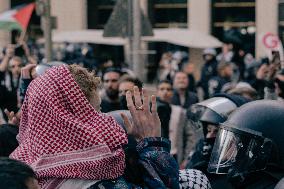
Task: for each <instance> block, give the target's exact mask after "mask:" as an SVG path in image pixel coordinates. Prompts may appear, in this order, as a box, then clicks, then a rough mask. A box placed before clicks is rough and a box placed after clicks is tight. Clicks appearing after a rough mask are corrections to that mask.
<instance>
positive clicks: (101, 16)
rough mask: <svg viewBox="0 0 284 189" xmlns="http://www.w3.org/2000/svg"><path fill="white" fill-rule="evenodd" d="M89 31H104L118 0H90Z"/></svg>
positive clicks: (88, 5)
mask: <svg viewBox="0 0 284 189" xmlns="http://www.w3.org/2000/svg"><path fill="white" fill-rule="evenodd" d="M87 3H88V4H87V7H88V29H103V28H104V25H105V24H106V22H107V21H108V18H109V17H110V15H111V13H112V10H113V8H114V5H115V3H116V0H88V2H87Z"/></svg>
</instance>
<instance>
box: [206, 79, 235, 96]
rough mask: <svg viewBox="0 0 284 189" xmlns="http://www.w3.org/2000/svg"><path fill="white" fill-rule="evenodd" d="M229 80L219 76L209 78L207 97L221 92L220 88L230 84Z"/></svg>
mask: <svg viewBox="0 0 284 189" xmlns="http://www.w3.org/2000/svg"><path fill="white" fill-rule="evenodd" d="M230 82H231V80H230V79H229V78H225V77H221V76H216V77H213V78H212V79H210V80H209V82H208V92H209V97H213V96H214V94H217V93H220V92H223V91H222V88H223V87H224V86H225V85H227V84H230Z"/></svg>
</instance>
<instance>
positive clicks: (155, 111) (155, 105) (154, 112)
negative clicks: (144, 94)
mask: <svg viewBox="0 0 284 189" xmlns="http://www.w3.org/2000/svg"><path fill="white" fill-rule="evenodd" d="M151 103H152V107H151V112H152V114H153V115H154V116H156V115H158V113H157V102H156V97H155V96H154V95H152V96H151Z"/></svg>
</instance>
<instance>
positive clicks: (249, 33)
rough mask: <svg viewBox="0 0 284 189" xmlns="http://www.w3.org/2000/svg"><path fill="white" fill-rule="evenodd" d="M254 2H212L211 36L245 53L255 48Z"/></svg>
mask: <svg viewBox="0 0 284 189" xmlns="http://www.w3.org/2000/svg"><path fill="white" fill-rule="evenodd" d="M255 30H256V28H255V0H240V1H237V0H213V1H212V34H213V35H214V36H216V37H217V38H219V39H220V40H222V41H225V42H232V43H235V44H236V46H237V45H240V46H241V48H243V49H244V50H246V51H247V52H251V53H253V52H254V46H255Z"/></svg>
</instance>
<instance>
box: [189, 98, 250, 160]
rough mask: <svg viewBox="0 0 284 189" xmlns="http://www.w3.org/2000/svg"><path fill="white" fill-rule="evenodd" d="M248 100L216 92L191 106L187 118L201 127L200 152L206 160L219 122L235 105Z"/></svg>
mask: <svg viewBox="0 0 284 189" xmlns="http://www.w3.org/2000/svg"><path fill="white" fill-rule="evenodd" d="M246 102H248V100H247V99H246V98H244V97H242V96H238V95H232V94H230V95H229V94H217V95H216V96H215V97H213V98H210V99H207V100H205V101H202V102H200V103H197V104H195V105H193V106H192V108H191V109H190V111H189V112H190V113H188V115H189V119H190V120H191V122H192V123H193V125H194V126H195V128H197V129H200V128H202V130H203V134H204V139H202V141H200V142H202V150H201V154H202V157H203V159H204V160H206V162H207V163H208V162H209V159H210V155H211V152H212V149H213V146H214V143H215V139H216V135H217V133H218V129H219V124H220V123H223V122H224V121H226V120H227V118H228V116H229V114H230V113H231V112H233V111H234V110H235V109H237V107H239V106H241V105H242V104H244V103H246Z"/></svg>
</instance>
